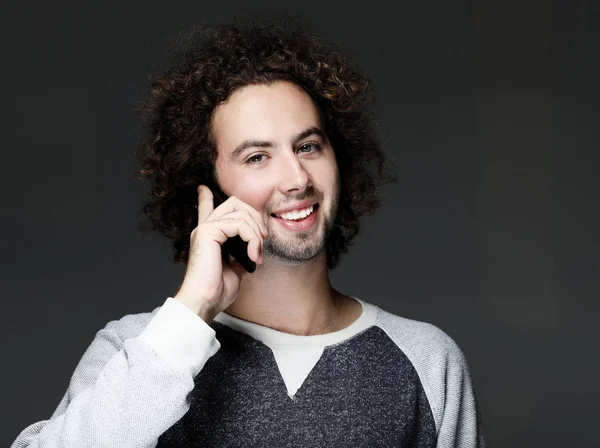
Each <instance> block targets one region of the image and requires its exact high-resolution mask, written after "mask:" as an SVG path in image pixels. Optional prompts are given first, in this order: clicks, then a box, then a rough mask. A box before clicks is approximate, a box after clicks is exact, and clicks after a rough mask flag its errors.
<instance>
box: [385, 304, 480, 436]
mask: <svg viewBox="0 0 600 448" xmlns="http://www.w3.org/2000/svg"><path fill="white" fill-rule="evenodd" d="M375 325H376V326H378V327H379V328H381V329H382V330H383V331H384V332H385V333H386V334H387V335H388V337H389V338H390V339H391V340H392V341H393V342H394V343H395V345H396V346H397V347H398V348H399V349H400V350H402V352H403V353H404V354H405V355H406V357H407V358H408V359H409V360H410V362H411V364H412V365H413V367H414V368H415V370H416V372H417V375H418V377H419V380H420V382H421V385H422V387H423V389H424V391H425V394H426V396H427V399H428V400H429V404H430V406H431V410H432V412H433V415H434V419H435V422H436V426H437V427H438V428H439V427H440V425H441V422H442V418H443V416H444V413H445V411H446V410H445V408H446V406H447V405H448V403H449V402H450V401H454V400H455V399H457V400H459V401H460V400H461V399H463V397H462V395H464V394H465V393H467V392H468V391H467V389H469V388H470V375H469V369H468V365H467V361H466V358H465V356H464V354H463V352H462V350H461V349H460V347H459V346H458V345H457V343H456V342H455V341H454V340H453V339H452V338H451V337H450V336H449V335H448V334H446V333H445V332H444V331H443V330H441V329H440V328H438V327H436V326H435V325H432V324H430V323H427V322H420V321H416V320H412V319H407V318H404V317H400V316H396V315H394V314H392V313H389V312H387V311H384V310H382V309H381V308H377V318H376V320H375ZM469 390H470V389H469Z"/></svg>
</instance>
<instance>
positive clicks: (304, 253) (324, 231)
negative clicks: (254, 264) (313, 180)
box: [264, 192, 339, 266]
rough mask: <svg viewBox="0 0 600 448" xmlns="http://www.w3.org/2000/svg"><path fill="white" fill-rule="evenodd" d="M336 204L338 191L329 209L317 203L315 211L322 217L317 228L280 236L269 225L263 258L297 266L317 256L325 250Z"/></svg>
mask: <svg viewBox="0 0 600 448" xmlns="http://www.w3.org/2000/svg"><path fill="white" fill-rule="evenodd" d="M338 205H339V192H338V194H337V195H336V196H335V198H334V200H333V202H332V204H331V206H330V207H329V210H325V207H324V206H323V204H319V208H318V209H317V210H316V211H315V212H316V213H321V216H320V217H319V218H322V223H321V224H320V227H318V228H317V229H309V230H305V231H301V232H295V234H290V235H289V236H286V237H282V236H281V234H280V233H278V232H277V231H275V232H274V231H273V228H272V226H269V229H268V231H269V236H268V237H267V238H266V239H265V240H264V256H265V258H266V257H269V258H273V259H275V260H277V261H278V262H279V263H282V264H286V265H291V266H297V265H300V264H303V263H305V262H307V261H310V260H312V259H313V258H315V257H317V256H319V255H320V254H321V253H322V252H323V251H324V250H325V247H326V245H327V239H328V238H329V236H330V235H331V231H332V229H333V226H334V225H335V217H336V215H337V210H338ZM317 224H318V223H317Z"/></svg>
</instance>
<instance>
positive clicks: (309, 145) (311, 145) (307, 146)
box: [298, 142, 321, 152]
mask: <svg viewBox="0 0 600 448" xmlns="http://www.w3.org/2000/svg"><path fill="white" fill-rule="evenodd" d="M311 148H312V149H313V151H310V149H311ZM304 149H309V150H308V151H303V150H304ZM319 150H321V145H319V144H318V143H316V142H308V143H304V144H302V145H301V146H300V148H298V151H301V152H316V151H319Z"/></svg>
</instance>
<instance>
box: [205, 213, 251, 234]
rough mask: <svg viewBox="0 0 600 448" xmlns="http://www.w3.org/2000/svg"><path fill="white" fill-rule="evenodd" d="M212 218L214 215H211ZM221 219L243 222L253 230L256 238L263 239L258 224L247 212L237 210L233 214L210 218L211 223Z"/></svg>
mask: <svg viewBox="0 0 600 448" xmlns="http://www.w3.org/2000/svg"><path fill="white" fill-rule="evenodd" d="M213 216H214V214H213ZM221 219H234V220H241V221H244V222H245V223H246V224H248V225H249V226H250V227H252V228H253V229H254V231H255V232H256V236H257V237H259V238H263V236H262V232H261V229H260V227H259V225H258V223H257V222H256V221H255V220H254V219H253V218H252V215H251V214H250V212H249V211H248V210H237V211H235V212H230V213H225V214H224V215H221V216H220V217H218V218H213V217H211V221H213V220H215V221H218V220H221Z"/></svg>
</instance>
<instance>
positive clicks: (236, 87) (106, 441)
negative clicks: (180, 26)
mask: <svg viewBox="0 0 600 448" xmlns="http://www.w3.org/2000/svg"><path fill="white" fill-rule="evenodd" d="M199 36H200V39H201V43H199V44H197V45H196V46H194V47H192V49H191V50H189V51H188V53H187V55H186V57H185V58H184V59H183V61H182V62H181V63H179V64H176V65H174V66H173V67H172V68H171V69H169V70H168V71H167V72H166V73H165V74H163V75H162V76H161V77H159V78H158V79H157V80H156V82H155V83H154V85H153V88H152V97H151V98H150V99H149V101H148V102H147V104H146V112H147V114H148V116H149V118H150V127H149V137H148V139H147V142H146V144H145V146H144V148H145V152H144V159H143V167H142V169H141V170H140V172H139V174H140V177H141V178H142V179H149V180H151V182H152V198H151V200H150V201H149V202H148V204H146V207H145V208H144V210H145V212H146V213H147V215H148V216H149V217H150V218H151V220H152V222H153V227H151V228H158V229H159V230H161V231H162V232H163V233H164V234H165V235H166V236H168V237H169V238H171V239H172V240H173V244H174V248H175V249H176V254H175V259H176V260H177V261H180V262H182V263H184V264H186V266H187V268H186V273H185V277H184V279H183V281H182V283H181V285H180V287H179V290H178V291H177V293H176V294H175V296H174V297H169V298H167V300H166V302H165V303H164V304H163V305H162V306H161V307H158V308H156V309H155V310H154V311H152V312H151V313H142V314H135V315H128V316H125V317H123V318H122V319H120V320H119V321H113V322H109V323H108V324H107V326H106V327H105V328H104V329H102V330H100V331H99V332H98V334H97V335H96V338H95V339H94V341H93V342H92V344H91V346H90V347H89V348H88V350H87V351H86V353H85V354H84V356H83V358H82V360H81V361H80V363H79V365H78V366H77V368H76V370H75V372H74V374H73V378H72V380H71V383H70V385H69V390H68V391H67V393H66V394H65V396H64V398H63V400H62V402H61V403H60V404H59V406H58V408H57V409H56V411H55V412H54V414H53V415H52V417H51V418H50V420H47V421H42V422H38V423H36V424H33V425H31V426H30V427H28V428H26V429H25V430H24V431H23V432H22V433H21V434H20V436H19V437H18V439H17V440H16V441H15V443H14V444H13V447H25V446H53V447H60V446H77V447H87V446H89V447H154V446H159V447H175V446H177V447H194V446H198V447H207V446H277V447H279V446H282V447H287V446H307V447H318V446H351V447H355V446H361V447H363V446H364V447H373V446H382V447H383V446H385V447H395V446H398V447H399V446H402V447H475V446H482V445H483V437H482V433H481V428H480V424H479V421H478V415H477V405H476V401H475V397H474V394H473V390H472V385H471V381H470V378H469V372H468V368H467V364H466V361H465V359H464V357H463V355H462V353H461V351H460V349H459V348H458V347H457V346H456V344H455V343H454V342H453V341H452V340H451V339H450V338H449V337H448V336H447V335H446V334H445V333H443V332H442V331H441V330H439V329H437V328H435V327H433V326H432V325H429V324H426V323H421V322H415V321H411V320H408V319H404V318H401V317H398V316H394V315H392V314H390V313H387V312H385V311H384V310H382V309H380V308H378V307H376V306H375V305H372V304H370V303H368V302H367V301H365V300H362V299H358V298H356V297H352V296H349V295H346V294H344V293H342V292H340V291H337V290H336V289H334V288H333V287H332V286H331V284H330V281H329V270H331V269H333V268H334V267H335V266H336V264H337V263H338V261H339V257H340V254H341V253H343V252H345V251H347V247H348V245H349V243H350V241H351V239H352V238H353V237H354V236H355V234H356V233H357V232H358V228H359V226H358V218H359V217H360V216H361V215H363V214H365V213H368V212H372V211H373V210H374V209H375V208H376V207H377V206H378V204H379V199H378V197H377V187H378V186H379V185H380V184H381V183H382V181H383V180H384V176H383V175H382V173H383V171H382V166H383V160H384V158H383V154H382V153H381V151H380V149H379V146H378V144H377V142H376V140H375V139H374V138H373V137H372V132H371V129H370V125H369V115H368V113H367V109H366V106H365V105H366V101H367V100H368V98H369V95H368V93H369V92H370V85H369V83H368V80H367V78H366V77H365V76H363V75H361V74H359V73H358V72H356V71H355V70H354V69H353V68H352V67H351V65H350V64H349V63H348V61H347V60H346V59H344V58H343V57H342V56H340V55H339V53H337V52H336V51H334V50H333V49H331V48H330V47H328V46H327V45H326V44H325V43H323V42H322V41H320V40H318V39H314V38H311V37H310V36H308V35H305V34H304V33H303V32H302V28H301V27H299V26H296V24H294V23H285V24H284V26H268V27H259V26H252V25H249V26H244V25H241V26H240V25H225V26H220V27H217V28H216V29H214V30H213V29H210V30H208V31H207V32H205V33H204V34H200V35H199ZM369 164H375V166H376V167H377V169H376V171H375V173H372V172H370V171H369ZM217 191H222V192H223V193H225V195H227V196H228V199H226V200H224V202H222V203H220V201H215V193H217ZM223 199H225V198H223ZM196 206H197V210H196ZM236 236H239V237H241V239H242V240H243V241H245V242H246V243H247V248H246V247H244V249H245V250H246V251H247V255H248V257H249V258H250V260H251V261H254V262H256V264H257V267H256V270H255V271H254V272H249V271H247V270H246V269H245V268H244V267H243V266H242V264H241V263H240V260H237V259H235V257H233V256H231V254H226V253H225V252H224V250H223V245H224V244H225V243H226V241H228V239H229V238H234V237H236ZM237 257H238V258H240V255H239V254H238V256H237ZM250 271H252V269H250Z"/></svg>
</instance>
